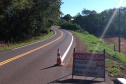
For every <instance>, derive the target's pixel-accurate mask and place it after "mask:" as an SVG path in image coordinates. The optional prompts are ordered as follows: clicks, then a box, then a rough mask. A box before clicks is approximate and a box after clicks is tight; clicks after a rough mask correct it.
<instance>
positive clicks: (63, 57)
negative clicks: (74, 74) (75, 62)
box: [62, 32, 73, 61]
mask: <svg viewBox="0 0 126 84" xmlns="http://www.w3.org/2000/svg"><path fill="white" fill-rule="evenodd" d="M69 33H70V32H69ZM70 34H71V33H70ZM71 36H72V40H71V43H70V45H69V47H68V48H67V50H66V52H65V53H64V55H63V56H62V61H64V59H65V57H66V55H67V53H68V52H69V50H70V48H71V46H72V44H73V35H72V34H71Z"/></svg>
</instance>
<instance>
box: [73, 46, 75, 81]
mask: <svg viewBox="0 0 126 84" xmlns="http://www.w3.org/2000/svg"><path fill="white" fill-rule="evenodd" d="M74 54H75V48H74V52H73V67H72V79H73V69H74V57H75V56H74Z"/></svg>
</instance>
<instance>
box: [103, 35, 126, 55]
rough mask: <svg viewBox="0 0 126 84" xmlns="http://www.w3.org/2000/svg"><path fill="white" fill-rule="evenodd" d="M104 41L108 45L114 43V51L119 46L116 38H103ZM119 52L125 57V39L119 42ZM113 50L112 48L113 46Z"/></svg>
mask: <svg viewBox="0 0 126 84" xmlns="http://www.w3.org/2000/svg"><path fill="white" fill-rule="evenodd" d="M104 40H105V41H106V42H107V43H108V44H110V43H114V44H115V45H116V49H117V50H118V45H119V38H118V37H112V38H104ZM120 45H121V46H120V48H121V49H120V50H121V52H122V53H124V54H125V55H126V39H124V38H121V40H120ZM113 49H114V46H113Z"/></svg>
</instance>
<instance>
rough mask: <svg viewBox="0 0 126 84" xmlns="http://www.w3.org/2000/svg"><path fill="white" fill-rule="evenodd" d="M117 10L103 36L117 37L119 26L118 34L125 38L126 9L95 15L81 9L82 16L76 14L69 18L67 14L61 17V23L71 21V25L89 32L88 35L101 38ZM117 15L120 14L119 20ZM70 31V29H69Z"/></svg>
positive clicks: (109, 10) (92, 12) (110, 10)
mask: <svg viewBox="0 0 126 84" xmlns="http://www.w3.org/2000/svg"><path fill="white" fill-rule="evenodd" d="M116 10H117V12H116V13H115V16H114V18H113V20H112V21H110V22H111V23H110V26H109V28H108V30H107V32H106V34H105V36H118V35H119V25H120V30H121V31H120V33H121V35H122V36H126V35H125V32H126V24H125V23H126V7H121V8H120V12H119V9H116V8H113V9H108V10H104V11H102V12H101V13H97V12H96V11H92V10H87V9H83V10H82V14H80V13H78V14H77V15H76V16H74V17H70V15H69V14H67V15H65V16H64V17H62V18H61V19H62V20H61V21H63V22H65V21H71V18H73V19H74V20H72V21H71V22H72V23H73V24H77V25H78V26H80V27H81V28H82V29H83V30H84V31H87V32H89V33H90V34H93V35H95V36H98V37H99V36H101V35H102V33H103V31H104V29H105V27H106V26H107V24H108V22H109V20H110V18H111V17H112V16H113V13H114V12H115V11H116ZM119 13H120V19H119ZM71 30H72V29H71Z"/></svg>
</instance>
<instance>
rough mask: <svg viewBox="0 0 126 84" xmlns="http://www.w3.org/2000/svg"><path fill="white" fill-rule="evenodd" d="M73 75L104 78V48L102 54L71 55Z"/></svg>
mask: <svg viewBox="0 0 126 84" xmlns="http://www.w3.org/2000/svg"><path fill="white" fill-rule="evenodd" d="M73 75H76V76H87V77H100V78H105V50H104V53H103V54H99V53H96V54H93V53H76V52H75V49H74V55H73V72H72V78H73Z"/></svg>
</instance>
